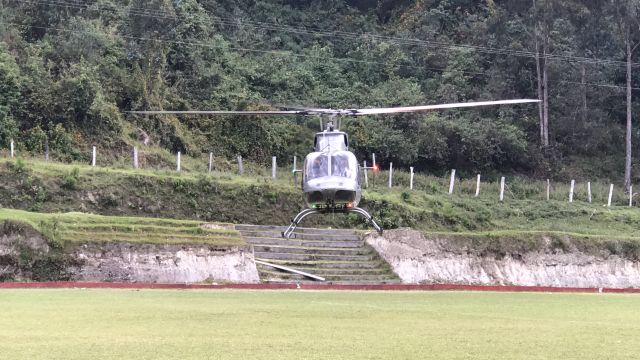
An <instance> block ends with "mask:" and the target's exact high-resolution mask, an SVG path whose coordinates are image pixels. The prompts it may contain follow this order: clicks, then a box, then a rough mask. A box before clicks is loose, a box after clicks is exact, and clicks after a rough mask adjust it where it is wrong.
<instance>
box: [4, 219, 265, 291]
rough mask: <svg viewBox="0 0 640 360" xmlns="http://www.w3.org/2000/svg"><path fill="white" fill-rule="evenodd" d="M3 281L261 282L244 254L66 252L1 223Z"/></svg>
mask: <svg viewBox="0 0 640 360" xmlns="http://www.w3.org/2000/svg"><path fill="white" fill-rule="evenodd" d="M88 240H90V239H88ZM0 281H117V282H157V283H198V282H235V283H256V282H259V276H258V271H257V269H256V266H255V263H254V262H253V254H252V253H251V252H250V250H248V249H245V248H233V247H224V248H216V247H211V246H204V245H153V244H149V245H138V244H136V245H133V244H127V243H119V242H118V243H116V242H114V243H106V244H104V243H91V242H87V243H85V244H81V245H69V246H65V247H64V248H62V247H57V246H52V244H49V242H48V241H47V240H46V239H45V238H44V237H43V236H42V235H41V234H40V233H38V232H37V231H35V230H34V229H33V228H31V227H30V226H28V225H25V224H22V223H18V222H12V221H5V222H3V223H0Z"/></svg>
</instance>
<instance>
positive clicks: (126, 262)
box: [70, 243, 260, 283]
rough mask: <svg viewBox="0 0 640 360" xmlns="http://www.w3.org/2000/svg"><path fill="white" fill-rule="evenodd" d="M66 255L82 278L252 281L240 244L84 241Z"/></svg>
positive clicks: (250, 260)
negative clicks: (77, 264)
mask: <svg viewBox="0 0 640 360" xmlns="http://www.w3.org/2000/svg"><path fill="white" fill-rule="evenodd" d="M70 255H71V256H72V257H73V258H74V259H77V260H78V263H80V266H75V267H72V268H71V269H70V271H71V272H72V274H73V277H74V279H80V280H83V281H120V282H121V281H126V282H157V283H197V282H203V281H209V282H215V281H224V282H234V283H256V282H258V281H259V280H260V279H259V276H258V271H257V270H256V265H255V263H254V262H253V254H252V253H251V252H250V251H248V250H247V249H243V248H215V247H210V246H204V245H203V246H199V245H130V244H125V243H112V244H84V245H81V246H77V247H75V248H74V249H73V250H72V251H71V252H70Z"/></svg>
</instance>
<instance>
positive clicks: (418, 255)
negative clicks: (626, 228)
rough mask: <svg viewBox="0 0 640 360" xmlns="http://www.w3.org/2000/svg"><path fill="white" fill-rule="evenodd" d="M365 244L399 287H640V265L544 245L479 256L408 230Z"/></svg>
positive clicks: (373, 237) (369, 237)
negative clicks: (386, 266)
mask: <svg viewBox="0 0 640 360" xmlns="http://www.w3.org/2000/svg"><path fill="white" fill-rule="evenodd" d="M542 240H543V241H544V242H546V243H550V240H549V239H542ZM366 241H367V243H369V244H370V245H371V246H373V247H374V248H375V249H376V250H377V251H378V252H379V253H380V255H381V256H382V257H383V258H384V259H385V260H386V261H387V262H389V264H390V265H391V266H392V268H393V270H394V271H395V272H396V273H397V274H398V275H399V276H400V278H401V279H402V281H403V282H404V283H451V284H477V285H523V286H559V287H596V288H597V287H612V288H627V287H640V263H639V262H637V261H633V260H629V259H625V258H622V257H621V256H618V255H608V254H607V253H606V251H602V252H601V253H600V254H597V255H593V254H585V253H582V252H580V251H577V250H575V249H574V250H570V251H566V252H562V251H557V249H553V248H551V247H550V246H543V248H542V249H540V250H537V251H531V252H526V253H506V254H503V255H502V256H493V255H486V254H485V255H482V253H479V252H475V251H473V249H470V248H466V249H461V248H459V247H457V246H456V245H455V244H452V243H453V241H451V240H450V239H448V238H447V237H446V236H443V235H427V236H425V235H423V234H421V233H420V232H417V231H413V230H391V231H386V232H385V233H384V235H383V236H378V235H377V234H375V233H372V234H368V235H367V236H366ZM514 241H518V240H515V239H514Z"/></svg>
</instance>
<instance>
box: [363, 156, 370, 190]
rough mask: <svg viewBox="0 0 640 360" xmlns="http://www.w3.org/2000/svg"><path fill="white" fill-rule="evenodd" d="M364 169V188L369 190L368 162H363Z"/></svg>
mask: <svg viewBox="0 0 640 360" xmlns="http://www.w3.org/2000/svg"><path fill="white" fill-rule="evenodd" d="M362 164H363V166H362V169H363V170H364V187H365V188H367V189H368V188H369V169H367V160H364V161H363V162H362Z"/></svg>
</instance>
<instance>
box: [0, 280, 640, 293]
mask: <svg viewBox="0 0 640 360" xmlns="http://www.w3.org/2000/svg"><path fill="white" fill-rule="evenodd" d="M70 288H86V289H176V290H189V289H206V290H216V289H241V290H291V289H299V290H370V291H379V290H385V291H387V290H388V291H394V290H395V291H495V292H547V293H624V294H638V293H640V289H637V288H629V289H615V288H577V287H551V286H512V285H505V286H502V285H456V284H362V285H358V284H353V285H340V284H313V283H300V284H216V285H204V284H154V283H117V282H76V281H55V282H28V283H27V282H5V283H0V289H70Z"/></svg>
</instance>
